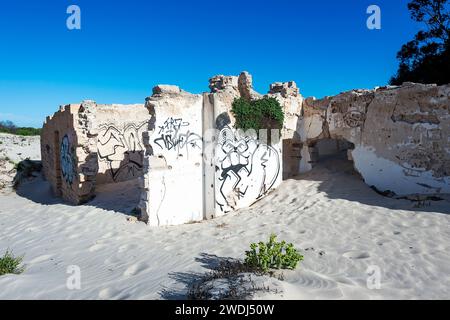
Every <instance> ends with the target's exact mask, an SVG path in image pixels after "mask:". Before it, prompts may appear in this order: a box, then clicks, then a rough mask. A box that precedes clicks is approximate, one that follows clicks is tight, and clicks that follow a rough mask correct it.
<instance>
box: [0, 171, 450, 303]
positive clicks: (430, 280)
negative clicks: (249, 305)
mask: <svg viewBox="0 0 450 320" xmlns="http://www.w3.org/2000/svg"><path fill="white" fill-rule="evenodd" d="M330 165H332V166H330ZM334 165H336V164H335V163H334V162H330V163H329V164H327V163H325V164H324V165H322V166H321V167H318V168H316V169H314V171H313V172H311V173H309V174H306V175H302V176H300V177H299V178H298V179H296V180H289V181H286V182H284V183H283V185H282V186H281V187H280V188H279V189H278V190H277V191H275V192H273V193H272V194H271V195H269V196H268V197H267V198H265V199H263V200H262V201H260V202H259V203H257V204H255V205H254V206H253V207H252V208H250V209H246V210H241V211H239V212H237V213H234V214H231V215H229V216H226V217H223V218H218V219H215V220H210V221H205V222H202V223H198V224H190V225H183V226H177V227H168V228H150V227H147V226H146V225H145V224H143V223H131V222H128V221H127V217H128V216H127V215H126V214H125V213H127V212H130V211H131V210H132V208H133V207H134V206H135V205H136V203H137V197H138V196H139V195H138V194H137V192H136V184H135V182H127V183H124V184H119V185H114V186H107V187H104V188H100V189H99V196H98V197H97V198H96V199H95V200H94V201H93V202H91V203H89V204H87V205H84V206H79V207H73V206H69V205H66V204H63V203H62V202H61V201H60V200H59V199H55V198H53V197H52V196H51V194H50V190H49V186H48V184H47V183H46V182H44V181H42V180H41V179H36V180H34V181H31V182H28V183H26V184H25V185H23V186H22V187H21V188H20V190H19V194H20V195H16V194H9V195H0V254H2V253H3V252H4V251H5V250H6V249H7V248H10V249H12V250H13V251H14V253H15V254H17V255H21V254H24V255H25V259H24V261H25V264H26V271H25V272H24V273H23V274H21V275H6V276H2V277H0V288H1V290H0V299H163V298H183V297H184V294H185V293H186V283H189V282H190V281H191V280H192V277H193V273H196V272H205V271H207V270H208V265H210V264H211V263H214V262H215V261H216V260H217V258H215V257H214V256H211V255H216V256H218V257H233V258H243V255H244V251H245V250H247V249H248V245H249V244H250V243H251V242H255V241H259V240H265V239H266V238H268V236H269V234H270V233H271V232H275V233H276V234H278V235H279V238H280V239H285V240H287V241H290V242H293V243H294V244H295V246H296V247H298V248H299V249H301V251H302V253H303V254H304V256H305V260H304V261H303V262H302V263H301V264H300V266H299V268H298V269H297V270H296V271H292V272H285V281H279V280H268V281H269V282H272V286H278V287H277V288H278V289H279V290H281V291H283V292H282V293H279V294H264V295H259V296H257V297H256V298H260V299H261V298H275V299H383V298H384V299H437V298H441V299H448V298H449V297H450V202H449V201H447V200H445V201H440V202H433V203H431V206H427V207H422V208H414V204H413V203H412V202H410V201H406V200H393V199H388V198H385V197H382V196H380V195H378V194H376V193H375V192H373V191H372V190H371V189H370V188H368V187H367V186H366V185H365V184H364V183H363V182H361V181H360V180H358V178H357V177H356V176H354V175H352V174H351V173H349V172H348V173H345V172H344V173H343V172H339V171H337V170H336V169H333V166H334ZM69 265H77V266H79V267H80V268H81V284H82V287H81V290H73V291H71V290H68V289H67V287H66V280H67V277H68V276H69V274H67V273H66V271H67V267H68V266H69ZM370 265H376V266H378V267H379V268H380V270H381V272H382V278H381V289H379V290H369V289H368V288H367V286H366V279H367V277H368V275H367V273H366V271H367V267H368V266H370Z"/></svg>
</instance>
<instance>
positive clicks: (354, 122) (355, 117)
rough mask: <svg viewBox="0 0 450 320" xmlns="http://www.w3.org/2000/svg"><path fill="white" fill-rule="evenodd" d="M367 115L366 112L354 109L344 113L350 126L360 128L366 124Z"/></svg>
mask: <svg viewBox="0 0 450 320" xmlns="http://www.w3.org/2000/svg"><path fill="white" fill-rule="evenodd" d="M365 120H366V116H365V114H364V113H362V112H360V111H357V110H352V111H348V112H347V113H345V114H344V122H345V124H346V125H347V126H349V127H350V128H358V127H360V126H362V125H363V124H364V121H365Z"/></svg>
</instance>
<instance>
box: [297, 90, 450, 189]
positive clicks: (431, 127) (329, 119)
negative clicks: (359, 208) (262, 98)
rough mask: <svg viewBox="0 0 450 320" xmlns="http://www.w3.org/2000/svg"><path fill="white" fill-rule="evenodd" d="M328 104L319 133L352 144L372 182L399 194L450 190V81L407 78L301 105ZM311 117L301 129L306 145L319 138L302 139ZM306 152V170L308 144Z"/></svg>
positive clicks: (361, 170)
mask: <svg viewBox="0 0 450 320" xmlns="http://www.w3.org/2000/svg"><path fill="white" fill-rule="evenodd" d="M325 106H326V112H325V117H324V118H326V121H324V122H323V126H322V127H323V130H322V131H323V132H322V133H321V134H320V135H319V138H321V139H323V138H332V139H345V140H347V141H349V142H351V143H353V144H354V146H355V149H354V150H351V151H350V156H351V158H352V159H353V161H354V165H355V169H356V170H357V171H358V172H359V173H360V174H361V176H362V177H363V179H364V181H365V182H366V183H367V184H368V185H369V186H374V187H376V188H377V189H378V190H380V191H383V192H384V191H391V192H394V193H395V194H397V195H399V196H402V195H410V194H440V193H449V192H450V139H448V137H449V136H450V115H449V109H450V86H440V87H438V86H435V85H421V84H411V83H407V84H405V85H403V86H400V87H387V88H378V89H375V90H353V91H349V92H345V93H342V94H340V95H337V96H335V97H327V98H325V99H322V100H311V99H307V100H305V103H304V105H303V108H304V110H305V112H307V111H308V110H314V111H315V112H323V110H324V107H325ZM309 112H311V111H309ZM307 118H310V120H308V119H307ZM313 119H314V118H313V117H311V116H307V117H306V118H305V119H303V120H302V121H303V125H302V126H301V129H300V130H299V133H300V135H302V140H303V141H304V142H305V144H310V143H311V142H312V143H314V142H315V141H314V140H316V139H315V138H313V139H312V140H311V139H305V138H303V136H304V134H305V131H306V130H308V129H307V128H309V127H310V125H309V124H310V123H313V122H314V121H312V120H313ZM316 120H318V118H317V119H316ZM316 122H317V121H316ZM315 127H316V128H317V129H318V128H319V125H315ZM315 135H317V132H316V134H315ZM306 136H308V135H306ZM308 153H309V155H308ZM303 155H304V156H305V160H303V159H302V163H303V169H306V170H308V169H310V168H308V165H307V164H305V162H306V161H307V160H308V156H309V157H311V150H309V149H307V147H304V154H303Z"/></svg>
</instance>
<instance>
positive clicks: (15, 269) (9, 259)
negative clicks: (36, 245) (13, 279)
mask: <svg viewBox="0 0 450 320" xmlns="http://www.w3.org/2000/svg"><path fill="white" fill-rule="evenodd" d="M22 261H23V257H14V255H13V254H12V252H10V251H9V250H6V253H5V255H4V256H3V257H1V258H0V276H2V275H4V274H20V273H22V272H24V271H25V267H23V266H20V265H21V264H22Z"/></svg>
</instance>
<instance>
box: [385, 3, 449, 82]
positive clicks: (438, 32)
mask: <svg viewBox="0 0 450 320" xmlns="http://www.w3.org/2000/svg"><path fill="white" fill-rule="evenodd" d="M408 9H409V11H410V13H411V17H412V19H413V20H414V21H417V22H419V23H423V24H424V25H425V29H424V30H421V31H419V32H418V33H417V34H416V36H415V37H414V39H413V40H411V41H409V42H408V43H406V44H405V45H403V46H402V48H401V50H400V51H399V52H398V53H397V59H398V60H399V62H400V64H399V68H398V71H397V74H396V75H395V76H393V77H392V78H391V80H390V83H391V84H393V85H400V84H402V83H403V82H406V81H410V82H419V83H436V84H447V83H450V40H449V39H450V0H412V1H411V2H410V3H409V4H408Z"/></svg>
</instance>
